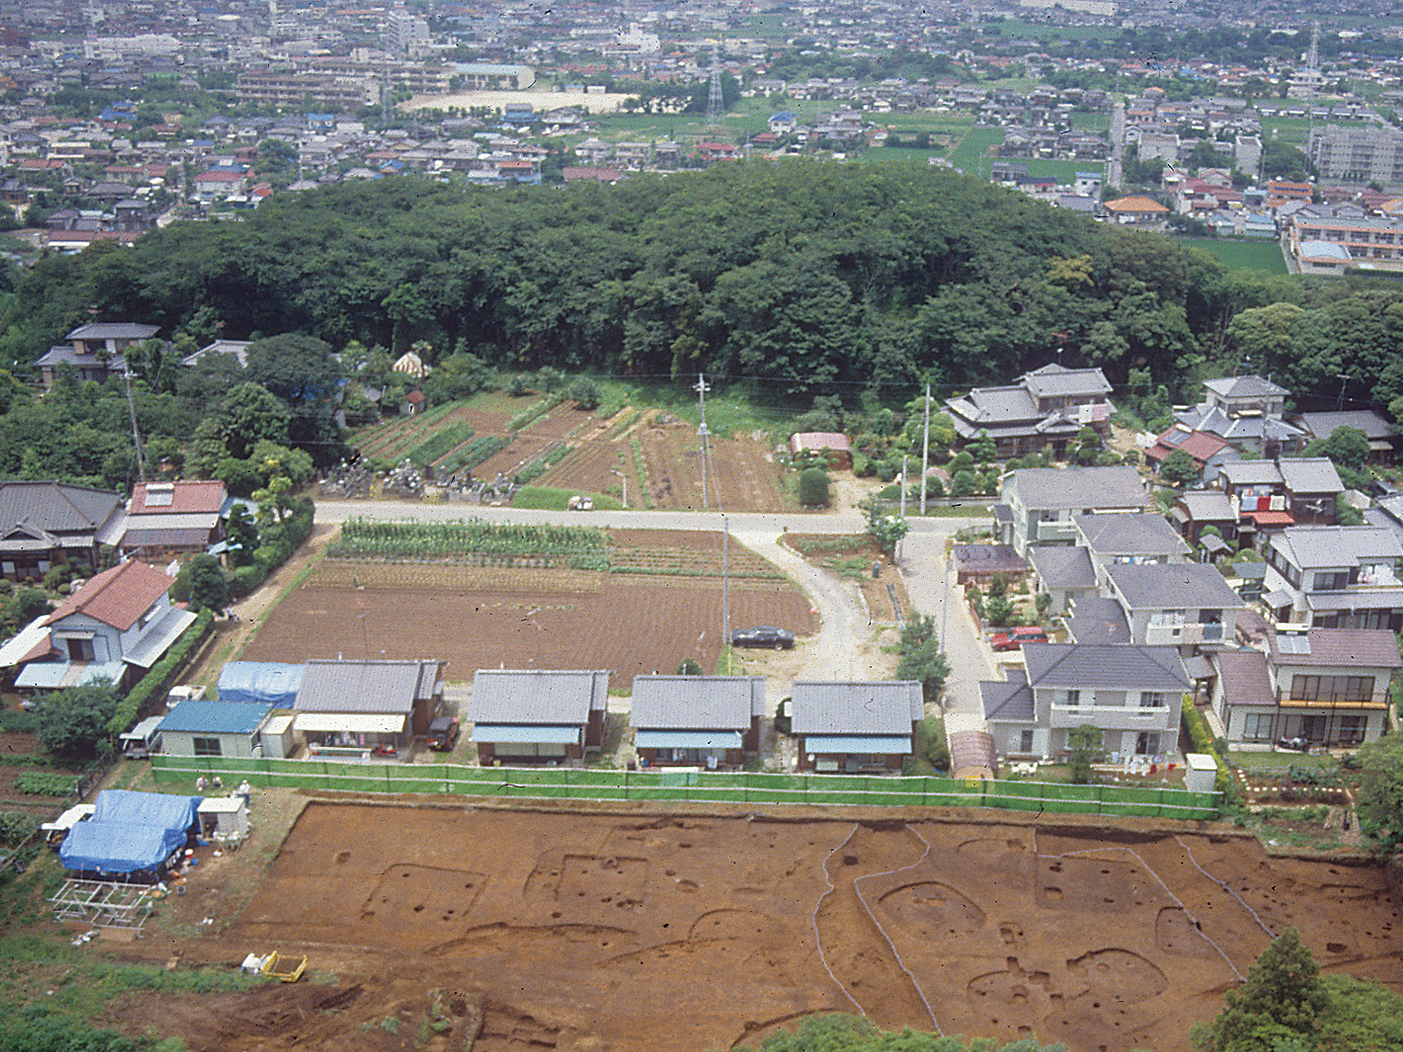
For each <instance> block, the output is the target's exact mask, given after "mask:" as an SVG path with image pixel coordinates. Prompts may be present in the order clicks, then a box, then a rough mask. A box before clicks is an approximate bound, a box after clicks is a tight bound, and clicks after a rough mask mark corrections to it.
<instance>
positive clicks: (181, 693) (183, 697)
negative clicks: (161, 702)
mask: <svg viewBox="0 0 1403 1052" xmlns="http://www.w3.org/2000/svg"><path fill="white" fill-rule="evenodd" d="M205 693H206V688H205V685H204V684H203V683H197V684H195V685H194V686H184V687H171V689H170V693H168V694H167V695H166V710H167V711H170V710H171V709H173V708H175V707H176V706H177V705H179V704H180V703H181V702H182V701H203V700H204V698H205Z"/></svg>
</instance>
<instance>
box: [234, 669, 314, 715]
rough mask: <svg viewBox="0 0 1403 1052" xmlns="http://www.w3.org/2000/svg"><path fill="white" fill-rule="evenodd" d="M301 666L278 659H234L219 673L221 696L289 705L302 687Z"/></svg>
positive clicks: (290, 705) (295, 698) (275, 705)
mask: <svg viewBox="0 0 1403 1052" xmlns="http://www.w3.org/2000/svg"><path fill="white" fill-rule="evenodd" d="M302 668H303V666H301V665H286V664H280V663H278V662H275V661H231V662H229V663H228V664H227V665H225V666H224V668H223V670H222V671H221V672H220V673H219V686H218V688H217V689H218V692H219V700H220V701H246V702H259V703H262V704H266V705H272V706H273V708H275V709H290V708H292V707H293V704H294V703H295V702H296V701H297V692H298V691H299V690H300V689H301V688H302Z"/></svg>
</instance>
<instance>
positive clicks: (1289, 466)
mask: <svg viewBox="0 0 1403 1052" xmlns="http://www.w3.org/2000/svg"><path fill="white" fill-rule="evenodd" d="M1215 482H1216V484H1217V486H1218V487H1219V488H1220V489H1222V491H1223V492H1224V493H1225V494H1227V497H1228V501H1229V503H1230V504H1231V506H1232V509H1233V511H1234V513H1235V514H1236V515H1237V518H1238V523H1237V532H1238V535H1239V536H1241V537H1243V538H1244V539H1247V538H1252V537H1256V536H1259V535H1260V534H1262V533H1265V532H1272V531H1275V530H1280V529H1284V528H1285V527H1287V526H1333V525H1334V523H1335V502H1336V501H1337V500H1338V499H1339V496H1340V494H1341V493H1343V492H1344V491H1345V485H1344V483H1343V482H1341V481H1340V473H1339V472H1338V471H1337V470H1336V469H1335V465H1334V463H1333V462H1332V461H1331V460H1330V459H1329V458H1327V457H1283V458H1279V459H1277V460H1234V461H1230V462H1228V463H1226V464H1222V465H1220V466H1219V468H1218V477H1217V479H1216V480H1215Z"/></svg>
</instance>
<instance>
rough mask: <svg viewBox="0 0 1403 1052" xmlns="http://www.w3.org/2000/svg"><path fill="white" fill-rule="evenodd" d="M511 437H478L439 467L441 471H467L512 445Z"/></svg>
mask: <svg viewBox="0 0 1403 1052" xmlns="http://www.w3.org/2000/svg"><path fill="white" fill-rule="evenodd" d="M512 437H513V436H511V435H478V436H477V437H476V438H475V439H473V440H472V441H471V442H469V443H468V444H467V445H466V446H464V447H463V448H462V449H460V450H458V452H456V453H454V454H453V455H452V456H451V457H449V458H448V459H447V460H445V461H444V462H443V464H442V465H440V468H441V470H443V471H448V472H454V471H467V470H471V469H473V468H475V467H477V466H478V465H479V464H481V463H482V462H483V461H484V460H486V459H487V458H489V457H492V456H495V455H496V454H498V453H500V452H501V451H502V450H504V449H506V448H507V446H509V445H511V443H512Z"/></svg>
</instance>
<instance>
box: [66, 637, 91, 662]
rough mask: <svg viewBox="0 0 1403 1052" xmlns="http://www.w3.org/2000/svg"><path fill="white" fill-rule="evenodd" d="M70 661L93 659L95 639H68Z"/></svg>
mask: <svg viewBox="0 0 1403 1052" xmlns="http://www.w3.org/2000/svg"><path fill="white" fill-rule="evenodd" d="M64 642H66V643H67V644H68V660H69V661H92V660H93V659H94V657H95V655H94V653H93V641H92V640H91V639H67V640H64Z"/></svg>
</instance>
